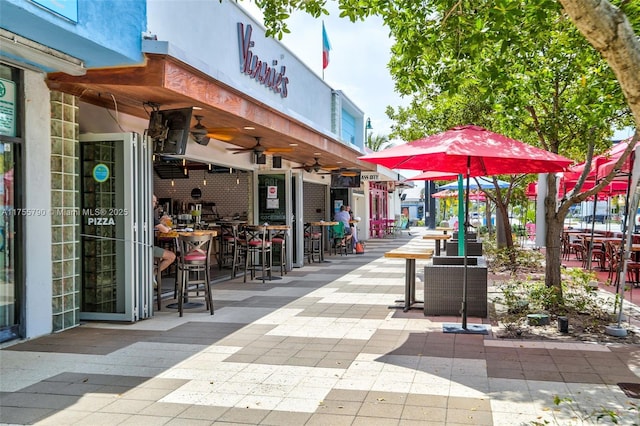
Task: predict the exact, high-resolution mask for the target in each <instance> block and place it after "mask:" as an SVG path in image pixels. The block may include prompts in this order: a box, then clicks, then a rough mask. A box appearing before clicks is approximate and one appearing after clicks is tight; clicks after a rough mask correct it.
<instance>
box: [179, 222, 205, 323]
mask: <svg viewBox="0 0 640 426" xmlns="http://www.w3.org/2000/svg"><path fill="white" fill-rule="evenodd" d="M178 242H179V244H180V260H179V262H178V269H179V272H180V280H179V288H178V311H179V312H180V316H182V312H183V306H184V301H185V299H186V298H188V296H189V295H190V294H192V293H195V296H200V290H204V298H205V302H206V304H207V309H209V311H210V312H211V315H213V298H212V296H211V276H210V268H211V246H212V245H213V244H212V242H213V237H212V236H211V235H210V234H205V235H189V236H183V235H181V236H179V237H178ZM194 275H195V277H194Z"/></svg>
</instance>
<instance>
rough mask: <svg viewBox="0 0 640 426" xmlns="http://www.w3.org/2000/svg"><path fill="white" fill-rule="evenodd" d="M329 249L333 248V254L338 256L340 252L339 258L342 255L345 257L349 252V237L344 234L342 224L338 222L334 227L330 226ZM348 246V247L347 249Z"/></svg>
mask: <svg viewBox="0 0 640 426" xmlns="http://www.w3.org/2000/svg"><path fill="white" fill-rule="evenodd" d="M330 229H331V247H332V248H333V253H334V254H338V252H340V256H342V255H343V254H344V255H345V256H346V255H348V254H349V251H351V238H352V236H351V235H347V234H345V232H344V223H342V222H339V223H338V224H336V225H333V226H331V228H330ZM347 246H348V247H347Z"/></svg>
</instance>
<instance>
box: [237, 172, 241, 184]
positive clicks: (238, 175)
mask: <svg viewBox="0 0 640 426" xmlns="http://www.w3.org/2000/svg"><path fill="white" fill-rule="evenodd" d="M236 185H240V174H239V173H238V172H236Z"/></svg>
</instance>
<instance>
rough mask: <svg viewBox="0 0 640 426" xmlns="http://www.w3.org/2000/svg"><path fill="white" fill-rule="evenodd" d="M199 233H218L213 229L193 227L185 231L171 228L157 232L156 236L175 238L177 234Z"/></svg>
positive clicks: (197, 234)
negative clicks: (191, 229)
mask: <svg viewBox="0 0 640 426" xmlns="http://www.w3.org/2000/svg"><path fill="white" fill-rule="evenodd" d="M199 235H212V236H214V237H215V236H216V235H218V231H217V230H215V229H194V230H193V231H185V230H181V229H172V230H171V231H170V232H158V238H177V237H179V236H183V237H189V236H199Z"/></svg>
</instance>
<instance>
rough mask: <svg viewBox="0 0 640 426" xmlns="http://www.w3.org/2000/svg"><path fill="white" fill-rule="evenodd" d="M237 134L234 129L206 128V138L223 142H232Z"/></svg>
mask: <svg viewBox="0 0 640 426" xmlns="http://www.w3.org/2000/svg"><path fill="white" fill-rule="evenodd" d="M238 133H239V132H238V129H236V128H234V127H207V136H209V137H210V138H214V139H218V140H220V141H223V142H229V141H232V140H233V139H234V138H235V137H236V136H237V135H238Z"/></svg>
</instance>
